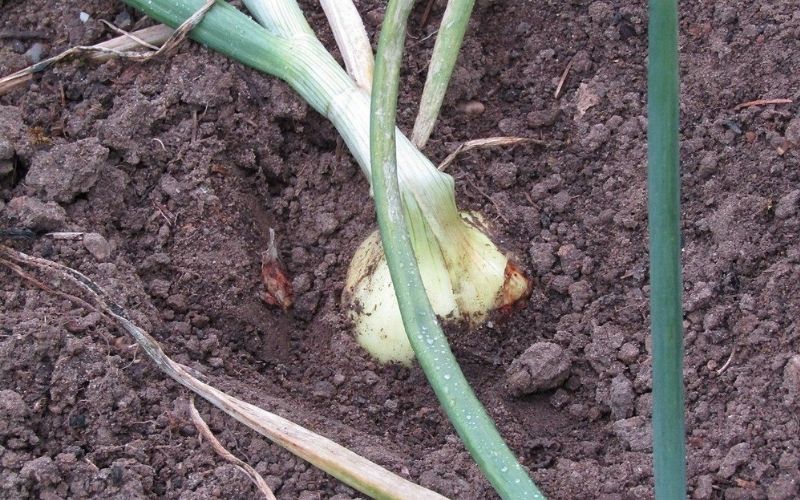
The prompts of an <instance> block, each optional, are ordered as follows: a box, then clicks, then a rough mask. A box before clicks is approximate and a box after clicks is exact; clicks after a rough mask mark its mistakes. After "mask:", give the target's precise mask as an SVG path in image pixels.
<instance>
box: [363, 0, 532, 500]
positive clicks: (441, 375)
mask: <svg viewBox="0 0 800 500" xmlns="http://www.w3.org/2000/svg"><path fill="white" fill-rule="evenodd" d="M412 5H413V0H391V1H390V2H389V6H388V7H387V9H386V14H385V16H384V21H383V26H382V29H381V35H380V41H379V43H378V53H377V58H376V62H375V77H374V80H373V85H372V89H373V94H372V106H371V117H370V157H371V164H372V187H373V191H374V196H375V207H376V211H377V214H378V225H379V226H380V232H381V240H382V242H383V248H384V252H385V254H386V260H387V263H388V265H389V270H390V273H391V276H392V282H393V284H394V289H395V293H396V294H397V302H398V304H399V305H400V312H401V315H402V317H403V324H404V326H405V329H406V332H407V333H408V336H409V341H410V342H411V345H412V347H413V348H414V352H415V354H416V356H417V360H418V361H419V364H420V366H421V367H422V369H423V371H424V372H425V375H426V376H427V378H428V382H429V383H430V384H431V387H433V390H434V392H435V393H436V396H437V397H438V398H439V402H440V403H441V404H442V407H443V408H444V410H445V412H446V413H447V416H448V417H449V418H450V421H451V422H452V423H453V426H454V427H455V428H456V431H457V432H458V434H459V436H461V439H462V440H463V441H464V443H465V445H466V447H467V449H468V450H469V452H470V453H471V454H472V456H473V458H474V459H475V461H476V462H477V463H478V466H479V467H480V468H481V470H482V471H483V473H484V474H485V475H486V477H487V478H488V479H489V481H490V482H491V483H492V485H493V486H494V488H495V489H496V490H497V492H498V493H499V494H500V496H502V497H503V498H514V499H520V498H535V499H539V498H544V497H543V496H542V494H541V493H540V492H539V490H538V489H537V488H536V486H535V485H534V484H533V482H532V481H531V479H530V477H529V476H528V474H527V473H526V472H525V470H524V469H523V468H522V466H521V465H520V464H519V462H517V460H516V458H515V457H514V455H513V454H512V453H511V450H509V449H508V446H506V444H505V442H504V441H503V438H502V437H501V436H500V433H499V432H498V431H497V428H496V427H495V426H494V423H493V422H492V420H491V419H490V418H489V416H488V415H487V414H486V410H484V408H483V406H482V405H481V403H480V401H478V398H477V397H475V394H474V393H473V392H472V389H471V388H470V386H469V383H467V380H466V378H465V377H464V374H463V373H462V372H461V368H460V367H459V366H458V363H457V362H456V359H455V357H454V356H453V353H452V352H451V351H450V346H449V345H448V343H447V339H446V338H445V336H444V332H443V331H442V329H441V327H440V326H439V323H438V322H437V320H436V315H435V314H434V312H433V309H432V308H431V305H430V302H429V301H428V297H427V295H426V294H425V287H424V286H423V283H422V278H421V276H420V273H419V268H418V267H417V260H416V258H415V256H414V250H413V248H412V247H411V239H410V237H409V232H408V228H407V225H406V220H405V218H404V210H403V204H402V198H401V193H400V188H399V183H398V179H397V159H396V155H397V151H396V143H395V126H394V124H395V115H396V107H397V92H398V79H399V74H400V63H401V58H402V54H403V43H404V41H405V31H406V20H407V18H408V14H409V12H410V11H411V6H412Z"/></svg>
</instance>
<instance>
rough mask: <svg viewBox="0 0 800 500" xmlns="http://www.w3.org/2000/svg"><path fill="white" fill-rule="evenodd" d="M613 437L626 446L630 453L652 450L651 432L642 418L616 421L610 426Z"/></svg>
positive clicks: (645, 420)
mask: <svg viewBox="0 0 800 500" xmlns="http://www.w3.org/2000/svg"><path fill="white" fill-rule="evenodd" d="M611 428H612V430H613V432H614V435H616V436H617V438H618V439H619V440H620V441H622V442H623V443H625V444H626V445H628V447H629V448H630V449H631V451H645V452H647V451H650V450H652V448H653V443H652V431H651V429H650V425H649V423H648V421H647V419H645V418H644V417H631V418H626V419H623V420H617V421H616V422H614V423H613V424H612V426H611Z"/></svg>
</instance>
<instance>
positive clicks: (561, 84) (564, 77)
mask: <svg viewBox="0 0 800 500" xmlns="http://www.w3.org/2000/svg"><path fill="white" fill-rule="evenodd" d="M573 61H575V56H572V57H571V58H570V60H569V62H568V63H567V67H566V68H564V72H563V73H561V79H560V80H558V86H557V87H556V92H555V94H554V95H553V97H554V98H555V99H558V96H560V95H561V89H562V88H563V87H564V83H566V81H567V75H569V70H570V69H571V68H572V63H573Z"/></svg>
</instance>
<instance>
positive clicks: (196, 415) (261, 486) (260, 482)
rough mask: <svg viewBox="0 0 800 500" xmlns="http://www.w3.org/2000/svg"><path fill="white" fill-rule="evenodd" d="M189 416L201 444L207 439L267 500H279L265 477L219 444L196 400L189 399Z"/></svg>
mask: <svg viewBox="0 0 800 500" xmlns="http://www.w3.org/2000/svg"><path fill="white" fill-rule="evenodd" d="M189 415H191V417H192V422H193V423H194V426H195V427H197V432H199V433H200V436H201V439H200V441H201V442H202V438H203V437H204V438H206V440H207V441H208V444H210V445H211V447H212V448H214V451H216V452H217V454H218V455H219V456H221V457H222V458H224V459H225V460H227V461H228V462H231V463H232V464H233V465H235V466H236V467H237V468H239V469H240V470H241V471H242V472H244V473H245V474H247V477H249V478H250V480H251V481H253V483H254V484H255V485H256V488H258V491H260V492H261V494H262V495H264V498H266V499H267V500H277V499H276V498H275V494H274V493H272V490H271V489H270V487H269V485H268V484H267V482H266V481H264V478H263V477H261V474H259V473H258V472H257V471H256V470H255V469H254V468H252V467H250V465H249V464H247V463H246V462H244V461H243V460H240V459H239V458H237V457H236V456H234V455H233V453H231V452H229V451H228V450H226V449H225V447H224V446H222V443H220V442H219V440H218V439H217V438H216V437H215V436H214V434H213V433H212V432H211V429H209V428H208V424H206V422H205V420H203V417H201V416H200V412H198V411H197V408H195V406H194V398H190V399H189Z"/></svg>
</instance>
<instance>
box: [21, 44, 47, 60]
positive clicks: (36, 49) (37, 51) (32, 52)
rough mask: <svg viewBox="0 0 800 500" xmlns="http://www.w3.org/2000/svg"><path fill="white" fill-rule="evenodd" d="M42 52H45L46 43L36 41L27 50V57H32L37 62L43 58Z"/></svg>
mask: <svg viewBox="0 0 800 500" xmlns="http://www.w3.org/2000/svg"><path fill="white" fill-rule="evenodd" d="M42 53H44V45H42V44H41V43H39V42H36V43H34V44H33V45H31V48H29V49H28V50H27V51H26V52H25V57H27V58H28V59H30V61H31V62H32V63H34V64H36V63H38V62H39V61H41V60H42Z"/></svg>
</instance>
